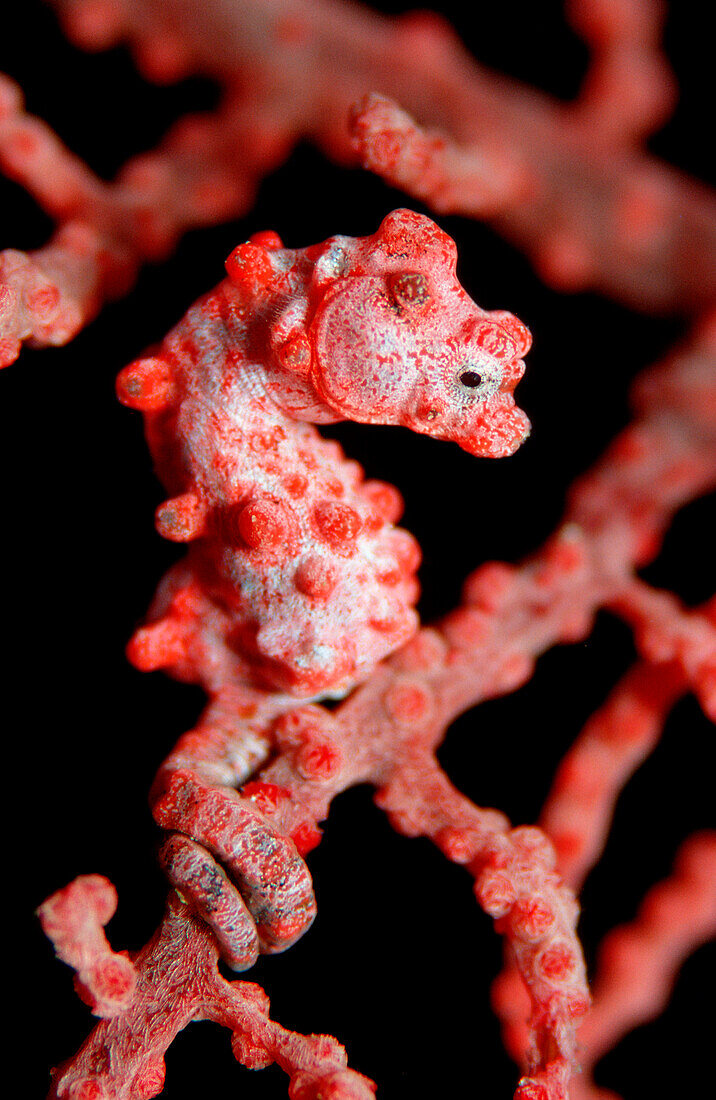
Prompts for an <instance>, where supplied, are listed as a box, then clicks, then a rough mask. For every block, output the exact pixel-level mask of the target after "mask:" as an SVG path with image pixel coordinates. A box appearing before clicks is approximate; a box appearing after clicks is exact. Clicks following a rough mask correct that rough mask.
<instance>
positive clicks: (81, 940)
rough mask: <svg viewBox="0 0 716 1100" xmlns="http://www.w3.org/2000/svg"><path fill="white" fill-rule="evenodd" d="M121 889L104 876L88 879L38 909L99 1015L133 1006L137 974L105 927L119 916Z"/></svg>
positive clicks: (82, 992) (84, 997)
mask: <svg viewBox="0 0 716 1100" xmlns="http://www.w3.org/2000/svg"><path fill="white" fill-rule="evenodd" d="M116 908H117V891H116V890H115V888H114V886H113V885H112V883H111V882H109V881H108V880H107V879H106V878H103V877H102V875H83V876H82V877H81V878H78V879H75V881H74V882H72V883H70V885H69V886H66V887H65V888H64V889H63V890H58V891H57V893H56V894H53V895H52V897H50V898H48V899H47V901H45V902H43V904H42V905H41V906H40V908H39V909H38V916H39V918H40V921H41V923H42V928H43V931H44V933H45V935H46V936H48V937H49V938H50V939H51V940H52V942H53V944H54V947H55V951H56V952H57V954H58V956H59V957H60V958H61V959H62V961H63V962H66V963H67V964H68V966H71V967H72V968H73V969H74V970H76V971H77V977H76V981H75V988H76V989H77V992H78V993H79V995H80V996H81V997H82V1000H83V1001H86V1002H87V1004H89V1005H90V1007H91V1008H92V1011H93V1012H94V1014H95V1016H104V1017H107V1018H109V1017H112V1016H117V1015H119V1014H120V1013H122V1012H124V1011H126V1009H128V1008H129V1006H130V1005H131V1003H132V1000H133V997H134V992H135V986H136V973H135V970H134V967H133V966H132V963H131V962H130V960H129V959H128V958H126V957H125V956H124V955H117V954H115V953H114V952H113V951H112V949H111V948H110V946H109V944H108V943H107V940H106V938H105V935H104V933H103V931H102V929H103V927H104V925H105V924H107V922H108V921H109V920H111V919H112V917H113V916H114V911H115V909H116Z"/></svg>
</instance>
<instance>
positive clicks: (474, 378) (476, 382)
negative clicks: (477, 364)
mask: <svg viewBox="0 0 716 1100" xmlns="http://www.w3.org/2000/svg"><path fill="white" fill-rule="evenodd" d="M459 381H460V385H461V386H467V387H468V389H471V390H474V389H476V388H477V386H481V385H482V375H481V374H478V372H477V371H476V370H464V371H463V372H462V374H461V375H460V379H459Z"/></svg>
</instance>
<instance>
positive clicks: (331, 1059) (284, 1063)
mask: <svg viewBox="0 0 716 1100" xmlns="http://www.w3.org/2000/svg"><path fill="white" fill-rule="evenodd" d="M80 881H81V880H80ZM74 885H76V884H74ZM67 889H68V890H70V891H72V890H73V887H72V886H70V887H68V888H67ZM85 904H86V903H85V899H84V897H82V896H81V895H80V894H79V893H78V891H75V892H74V893H73V895H72V907H73V912H72V919H73V921H75V922H76V923H78V924H79V925H83V924H84V923H85V922H86V920H87V914H86V912H85V910H84V905H85ZM134 967H135V970H136V974H137V987H136V993H135V996H134V998H133V1001H132V1004H131V1006H130V1007H129V1008H128V1009H127V1010H126V1011H124V1012H123V1013H122V1014H120V1015H118V1016H115V1017H114V1018H113V1019H112V1020H106V1021H104V1022H103V1023H101V1024H99V1025H98V1026H97V1027H96V1028H95V1030H94V1031H93V1032H92V1034H91V1035H90V1036H89V1038H88V1039H87V1041H86V1042H85V1044H84V1046H83V1047H82V1049H81V1050H80V1051H79V1053H78V1054H77V1056H76V1057H75V1058H74V1059H73V1060H72V1062H71V1063H68V1064H67V1065H66V1066H63V1067H60V1069H59V1070H57V1071H56V1072H55V1077H54V1080H53V1086H52V1092H51V1093H50V1100H63V1098H64V1100H87V1098H91V1100H149V1098H150V1097H152V1096H157V1095H158V1093H160V1092H161V1091H162V1088H163V1085H164V1076H165V1067H164V1053H165V1051H166V1050H167V1047H169V1045H170V1044H171V1042H172V1041H173V1039H174V1038H175V1036H176V1035H177V1033H178V1032H179V1031H181V1030H182V1028H184V1027H186V1025H187V1024H188V1023H190V1022H191V1021H193V1020H213V1021H214V1022H215V1023H219V1024H222V1025H223V1026H224V1027H228V1028H230V1030H231V1032H232V1048H233V1052H234V1056H235V1058H236V1059H237V1061H239V1062H241V1063H242V1064H243V1065H245V1066H247V1067H248V1068H250V1069H260V1068H263V1067H264V1066H268V1065H271V1063H272V1062H276V1063H278V1065H279V1066H280V1067H281V1069H283V1070H284V1071H285V1072H286V1073H287V1074H288V1075H289V1077H290V1079H291V1085H290V1089H289V1095H290V1097H291V1100H318V1098H319V1097H321V1096H330V1097H331V1100H372V1097H373V1095H374V1091H375V1088H374V1086H373V1084H372V1082H371V1081H369V1080H368V1079H367V1078H366V1077H363V1076H361V1075H360V1074H358V1073H355V1072H354V1071H353V1070H349V1069H347V1068H346V1054H345V1051H344V1049H343V1047H342V1046H341V1045H340V1044H339V1043H337V1042H336V1041H335V1039H331V1038H329V1037H328V1036H323V1035H306V1036H303V1035H297V1034H295V1033H294V1032H290V1031H286V1030H285V1028H282V1027H281V1026H280V1025H279V1024H276V1023H274V1021H273V1020H270V1019H269V1016H268V1009H269V1002H268V997H266V995H265V993H264V992H263V990H262V989H260V987H259V986H257V985H254V984H252V983H250V982H227V981H225V980H224V978H222V977H221V974H220V973H219V970H218V967H217V948H216V945H215V942H214V939H213V936H212V935H211V933H210V932H209V930H208V928H207V927H206V925H204V924H203V923H202V922H201V921H199V920H198V919H196V918H194V917H192V916H191V914H190V913H189V911H188V909H187V907H186V905H184V904H183V903H182V902H180V901H179V900H178V898H177V896H176V894H174V895H172V896H171V897H170V899H169V905H168V909H167V914H166V916H165V918H164V921H163V923H162V925H161V926H160V928H159V929H158V931H157V932H156V934H155V935H154V936H153V938H152V939H151V940H150V941H149V943H148V944H147V946H146V947H144V948H143V949H142V950H141V951H140V952H139V954H138V955H137V956H136V958H135V959H134Z"/></svg>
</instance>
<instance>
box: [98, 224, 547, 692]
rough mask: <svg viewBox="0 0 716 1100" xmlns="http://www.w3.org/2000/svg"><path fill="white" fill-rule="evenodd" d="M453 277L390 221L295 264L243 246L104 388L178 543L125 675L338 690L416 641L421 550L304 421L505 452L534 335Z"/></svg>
mask: <svg viewBox="0 0 716 1100" xmlns="http://www.w3.org/2000/svg"><path fill="white" fill-rule="evenodd" d="M455 262H456V254H455V247H454V244H453V242H452V241H451V240H450V238H449V237H447V236H446V235H445V234H444V233H443V232H442V231H441V230H440V229H439V228H438V227H437V226H436V225H435V224H434V223H433V222H431V221H430V220H429V219H428V218H425V217H422V216H420V215H417V214H414V213H412V212H411V211H407V210H400V211H395V212H394V213H393V214H391V215H389V216H388V217H387V218H386V219H385V220H384V221H383V223H382V225H381V226H380V228H379V230H378V232H377V233H376V234H374V235H373V236H372V237H367V238H361V239H352V238H349V237H334V238H331V239H330V240H328V241H326V242H324V243H323V244H321V245H316V246H313V247H310V248H307V249H303V250H294V249H287V248H284V247H283V246H282V244H281V241H280V240H279V238H278V237H277V236H276V235H275V234H273V233H262V234H257V235H256V236H254V237H253V238H252V239H251V241H249V242H247V243H245V244H243V245H239V247H238V248H237V249H235V250H234V252H233V253H232V254H231V256H230V257H229V259H228V260H227V265H226V266H227V271H228V276H229V277H228V278H227V279H225V280H224V281H223V282H222V283H220V284H219V286H218V287H217V288H216V289H215V290H213V291H211V292H210V293H209V294H207V295H206V296H205V297H204V298H202V299H201V300H200V301H199V302H197V303H196V304H195V305H194V306H193V307H192V308H191V309H190V310H189V311H188V313H187V314H186V316H185V317H184V319H183V320H182V321H181V322H180V323H179V324H178V325H177V326H176V328H175V329H174V330H173V331H172V332H171V333H170V334H169V335H168V336H167V338H166V339H165V340H164V342H163V343H162V344H161V346H160V348H159V349H158V351H157V352H156V354H155V355H154V356H152V357H149V358H145V359H141V360H138V361H137V362H135V363H133V364H131V365H130V366H129V367H127V368H125V370H124V371H122V372H121V374H120V376H119V379H118V393H119V397H120V400H122V401H123V402H124V403H125V404H127V405H130V406H131V407H134V408H138V409H141V410H142V411H143V412H144V414H145V420H146V430H147V437H148V441H149V445H150V448H151V451H152V455H153V458H154V461H155V464H156V467H157V471H158V473H159V476H160V477H161V478H162V481H163V482H164V484H165V485H166V487H167V489H168V490H169V492H170V493H171V494H172V496H171V498H170V499H169V500H168V501H166V502H165V503H164V504H163V505H162V506H161V507H160V508H159V509H158V512H157V526H158V529H159V531H160V533H161V534H163V535H164V536H165V537H167V538H170V539H173V540H175V541H179V542H191V543H192V546H191V549H190V553H189V555H188V557H187V559H186V560H185V561H184V562H182V563H180V565H178V566H176V567H175V568H174V569H173V570H170V572H169V574H168V575H167V577H166V578H165V580H164V582H163V584H162V586H161V588H160V591H159V593H158V596H157V600H156V601H155V604H154V606H153V608H152V611H151V616H150V617H151V620H152V621H151V622H150V624H149V625H148V626H145V627H143V628H141V629H140V630H139V631H137V633H136V634H135V636H134V638H133V640H132V643H131V644H130V657H131V658H132V659H133V660H134V662H135V663H136V664H137V665H139V666H140V667H142V668H158V667H163V668H166V669H167V670H168V671H170V672H171V673H172V674H173V675H176V676H178V677H180V678H184V679H190V680H198V681H200V682H202V683H203V684H204V685H205V686H206V687H207V689H208V690H210V691H211V690H217V689H218V688H219V686H220V685H221V683H222V682H224V681H225V679H226V677H227V676H228V675H231V676H233V677H234V678H235V677H237V676H238V677H239V679H240V680H242V681H243V682H246V683H253V684H258V685H261V686H263V687H269V688H271V689H274V690H279V691H285V692H288V693H291V694H293V695H298V696H314V695H318V694H322V693H326V692H333V693H340V692H343V691H345V690H347V688H348V687H350V686H351V685H352V684H354V683H356V682H358V681H360V680H361V679H362V678H364V677H365V676H366V675H368V674H369V672H370V671H371V669H372V668H373V667H374V666H375V664H376V663H377V662H378V661H380V660H381V659H382V658H383V657H385V656H386V655H387V654H388V653H389V652H390V651H392V650H393V649H395V648H396V647H397V646H400V645H402V644H403V643H404V642H405V641H406V640H407V639H408V638H409V637H410V635H411V634H412V633H413V632H414V630H415V629H416V627H417V615H416V612H415V610H414V604H415V601H416V599H417V595H418V585H417V581H416V578H415V571H416V569H417V566H418V564H419V560H420V553H419V548H418V546H417V543H416V542H415V540H414V539H413V538H412V536H410V535H409V534H408V533H407V532H405V531H403V530H400V529H399V528H396V527H395V526H393V524H394V523H395V521H396V520H397V519H398V518H399V516H400V513H401V511H402V501H401V498H400V495H399V493H398V492H397V490H395V489H394V488H393V487H392V486H389V485H386V484H384V483H382V482H376V481H365V480H364V479H363V472H362V470H361V468H360V466H358V464H357V463H355V462H352V461H349V460H347V459H346V458H345V456H344V454H343V452H342V450H341V448H340V446H339V445H338V444H336V443H334V442H331V441H327V440H324V439H323V438H321V436H320V435H319V434H318V433H317V432H316V430H315V429H314V428H313V427H312V426H311V422H313V423H330V422H335V421H338V420H341V419H347V418H349V419H352V420H357V421H361V422H364V423H382V424H403V425H406V426H408V427H410V428H412V429H414V430H416V431H420V432H426V433H428V434H431V435H434V436H437V437H438V438H442V439H451V440H454V441H456V442H458V443H459V444H460V445H461V446H463V447H464V448H466V449H467V450H470V451H472V452H473V453H476V454H483V455H489V456H495V457H497V456H500V455H504V454H509V453H511V452H512V451H513V450H514V449H515V448H516V447H517V446H518V445H519V443H520V442H521V441H522V440H523V439H524V438H525V437H526V435H527V433H528V431H529V423H528V421H527V419H526V417H525V416H524V414H523V413H522V412H521V411H520V410H518V409H516V408H515V405H514V401H513V399H512V390H513V389H514V386H515V384H516V383H517V381H518V380H519V378H520V377H521V374H522V371H523V369H524V366H523V363H522V361H521V357H522V355H523V354H524V352H525V351H526V350H527V348H528V347H529V344H530V337H529V333H528V332H527V330H526V329H525V328H524V326H523V325H522V324H521V323H520V322H519V321H518V320H517V319H516V318H514V317H513V316H512V315H511V314H508V313H502V312H499V313H485V312H484V311H483V310H480V309H479V308H478V307H477V306H476V305H475V304H474V303H473V302H472V301H471V299H470V298H469V297H468V296H467V294H466V293H465V291H464V290H463V288H462V287H461V286H460V284H459V283H458V281H457V279H456V277H455ZM227 662H228V663H229V665H230V666H231V667H230V669H229V668H227Z"/></svg>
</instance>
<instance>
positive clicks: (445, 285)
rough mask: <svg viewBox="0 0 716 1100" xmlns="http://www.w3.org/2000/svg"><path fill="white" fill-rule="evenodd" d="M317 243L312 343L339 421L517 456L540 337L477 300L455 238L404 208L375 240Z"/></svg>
mask: <svg viewBox="0 0 716 1100" xmlns="http://www.w3.org/2000/svg"><path fill="white" fill-rule="evenodd" d="M319 247H320V248H321V249H322V251H321V252H320V253H319V254H318V255H317V258H316V263H315V268H314V277H313V291H312V292H313V294H314V301H315V303H316V304H315V306H314V311H313V316H312V317H311V318H310V321H309V327H308V332H307V336H308V342H309V343H310V347H311V367H310V375H311V383H312V385H313V388H314V389H315V391H316V393H317V395H318V396H319V397H320V399H321V401H322V402H323V403H325V405H327V406H329V407H330V408H331V409H332V410H333V411H334V412H335V413H336V414H337V416H338V417H340V418H346V419H350V420H356V421H360V422H363V423H373V424H400V425H403V426H405V427H408V428H411V429H412V430H414V431H417V432H422V433H424V434H426V435H431V436H434V437H436V438H438V439H445V440H450V441H453V442H455V443H458V444H459V445H460V446H461V447H463V448H464V449H465V450H467V451H469V452H470V453H472V454H475V455H481V456H486V457H491V458H500V457H502V456H504V455H509V454H512V453H513V451H515V450H516V449H517V447H519V445H520V444H521V443H522V442H523V441H524V440H525V439H526V437H527V435H528V434H529V430H530V424H529V420H528V419H527V417H526V416H525V414H524V413H523V412H522V410H521V409H518V408H517V407H516V406H515V403H514V399H513V396H512V392H513V390H514V388H515V385H516V384H517V382H518V381H519V379H520V378H521V376H522V373H523V371H524V363H523V362H522V356H523V355H524V354H525V352H526V351H527V350H528V348H529V347H530V344H531V337H530V334H529V331H528V329H527V328H526V327H525V326H524V325H523V324H522V323H521V322H520V321H518V319H517V318H516V317H514V316H513V315H512V314H510V313H507V312H502V311H498V312H491V313H488V312H485V311H484V310H482V309H480V308H479V306H477V305H476V304H475V303H474V302H473V301H472V299H471V298H470V297H469V296H468V294H467V293H466V291H465V290H464V289H463V287H462V286H461V285H460V283H459V282H458V280H457V277H456V274H455V266H456V261H457V251H456V248H455V244H454V242H453V241H452V240H451V238H450V237H449V236H448V235H447V234H446V233H444V232H443V231H442V230H441V229H440V228H439V227H438V226H437V225H435V223H434V222H433V221H431V220H430V219H429V218H426V217H424V216H422V215H420V214H416V213H414V212H413V211H411V210H396V211H394V212H393V213H392V214H389V215H388V217H386V218H385V220H384V221H383V223H382V224H381V226H380V228H379V229H378V231H377V233H375V234H374V235H373V236H371V237H365V238H360V239H352V238H348V237H336V238H333V239H332V240H331V241H328V242H326V243H325V244H324V245H323V246H319ZM309 317H310V312H309Z"/></svg>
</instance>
